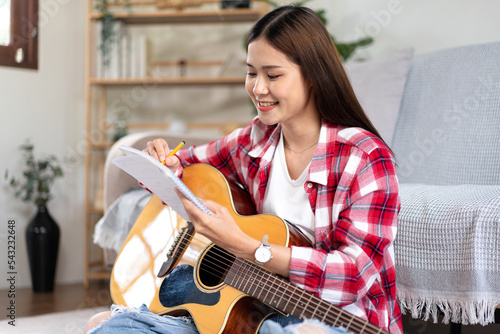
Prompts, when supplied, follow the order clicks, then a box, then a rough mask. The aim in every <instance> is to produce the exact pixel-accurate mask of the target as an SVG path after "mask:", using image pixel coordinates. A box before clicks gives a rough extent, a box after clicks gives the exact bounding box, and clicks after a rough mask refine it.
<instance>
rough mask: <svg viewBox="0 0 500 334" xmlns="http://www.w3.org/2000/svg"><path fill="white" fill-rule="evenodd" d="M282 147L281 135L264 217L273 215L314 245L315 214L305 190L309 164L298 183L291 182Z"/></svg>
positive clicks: (272, 167)
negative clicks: (297, 228) (289, 224)
mask: <svg viewBox="0 0 500 334" xmlns="http://www.w3.org/2000/svg"><path fill="white" fill-rule="evenodd" d="M283 143H284V140H283V133H282V134H281V138H280V141H279V143H278V147H277V148H276V152H275V153H274V157H273V161H272V164H271V170H270V175H269V183H268V185H267V189H266V194H265V195H264V203H263V213H267V214H273V215H275V216H278V217H280V218H281V219H284V220H286V221H288V222H290V223H292V224H294V225H296V226H297V227H299V228H300V229H301V231H302V232H303V233H304V234H305V235H306V236H307V237H308V238H309V240H310V241H311V242H313V243H314V214H313V211H312V209H311V206H310V205H309V198H308V196H307V193H306V191H305V190H304V183H305V181H306V179H307V175H308V172H309V166H310V163H309V165H307V167H306V168H305V169H304V171H303V172H302V174H301V175H300V176H299V178H298V179H296V180H292V178H290V174H289V173H288V168H287V165H286V159H285V148H284V146H283Z"/></svg>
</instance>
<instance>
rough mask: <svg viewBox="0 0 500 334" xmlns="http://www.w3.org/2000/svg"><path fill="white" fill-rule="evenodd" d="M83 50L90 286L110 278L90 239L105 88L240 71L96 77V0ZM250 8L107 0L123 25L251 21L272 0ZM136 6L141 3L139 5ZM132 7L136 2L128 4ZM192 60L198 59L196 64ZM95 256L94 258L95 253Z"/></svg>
mask: <svg viewBox="0 0 500 334" xmlns="http://www.w3.org/2000/svg"><path fill="white" fill-rule="evenodd" d="M87 1H88V8H87V51H86V85H85V90H86V92H85V99H86V139H85V140H86V150H85V180H86V181H85V201H86V202H85V236H84V237H85V280H84V285H85V287H87V288H88V287H89V284H90V280H92V279H98V280H103V279H109V277H110V270H109V268H105V266H104V265H103V261H102V260H103V255H102V250H99V249H96V248H97V246H95V245H93V242H92V239H93V238H92V233H93V230H94V226H95V224H96V223H97V221H98V220H99V218H100V217H102V215H103V213H104V209H103V205H102V204H101V203H100V202H99V200H97V201H96V197H98V196H96V194H97V192H98V191H99V190H100V189H101V187H102V182H103V180H102V171H103V167H104V161H105V158H106V153H107V150H108V149H109V148H110V147H111V146H112V144H113V143H112V142H110V141H108V140H107V139H106V138H105V132H106V130H107V129H109V128H110V126H111V125H110V124H109V123H108V122H106V91H107V89H108V88H116V87H123V88H130V87H134V86H141V85H142V86H148V85H158V86H161V87H163V86H165V88H168V89H175V87H176V86H178V87H186V86H189V87H190V86H193V87H196V86H201V87H212V86H224V85H243V84H244V82H245V78H244V77H229V76H228V77H215V76H214V77H145V78H128V77H127V78H119V79H109V78H98V77H94V76H93V74H94V68H95V62H96V60H95V59H94V56H93V54H94V53H95V51H94V50H96V41H95V40H94V39H93V36H94V34H95V31H94V29H95V24H96V23H97V22H98V21H99V19H100V13H98V12H96V11H95V9H94V4H95V1H94V0H87ZM255 2H257V1H255ZM253 4H254V2H252V8H249V9H203V8H202V9H198V8H197V9H193V8H186V9H184V10H177V9H161V10H160V9H155V8H154V6H149V7H148V9H150V10H149V11H144V9H143V7H140V8H141V11H140V12H139V11H137V12H135V11H129V10H124V9H123V8H120V7H118V6H117V5H116V4H111V3H110V5H111V7H113V8H110V9H111V10H112V13H113V16H114V17H115V18H116V19H118V20H120V21H122V22H123V23H124V24H126V25H138V24H140V25H171V24H207V23H210V24H227V23H251V22H255V21H256V20H257V19H259V18H260V17H261V16H262V15H264V14H265V13H266V12H268V11H269V9H270V6H269V5H268V4H266V3H264V2H258V5H257V6H258V7H257V8H254V7H255V6H253ZM138 8H139V7H138ZM132 10H134V8H133V9H132ZM194 66H196V65H194ZM165 125H166V124H164V123H163V124H156V129H158V128H165ZM222 126H223V124H220V123H219V124H215V123H193V124H188V128H194V129H196V128H205V129H206V128H211V127H219V128H220V127H222ZM128 127H129V128H130V129H135V130H137V129H144V130H152V129H153V128H155V125H154V124H151V123H130V124H128ZM99 252H100V255H99V256H97V257H98V259H97V260H95V259H94V258H95V257H96V253H99Z"/></svg>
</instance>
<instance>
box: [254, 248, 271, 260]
mask: <svg viewBox="0 0 500 334" xmlns="http://www.w3.org/2000/svg"><path fill="white" fill-rule="evenodd" d="M255 259H256V260H257V261H258V262H261V263H265V262H267V261H269V260H270V259H271V250H270V249H269V248H266V247H259V248H257V250H256V251H255Z"/></svg>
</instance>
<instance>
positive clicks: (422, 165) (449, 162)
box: [392, 42, 500, 185]
mask: <svg viewBox="0 0 500 334" xmlns="http://www.w3.org/2000/svg"><path fill="white" fill-rule="evenodd" d="M499 59H500V42H496V43H489V44H480V45H472V46H466V47H458V48H454V49H448V50H444V51H439V52H434V53H431V54H425V55H417V56H415V57H414V60H413V64H412V67H411V69H410V72H409V74H408V78H407V81H406V88H405V93H404V95H403V99H402V101H401V109H400V112H399V116H398V120H397V123H396V129H395V132H394V138H393V142H392V143H393V145H392V149H393V151H394V153H395V154H396V160H397V163H398V166H399V168H398V177H399V180H400V181H401V182H402V183H405V182H412V183H426V184H440V185H453V184H500V154H499V153H500V61H499Z"/></svg>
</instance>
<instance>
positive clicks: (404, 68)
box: [344, 48, 413, 144]
mask: <svg viewBox="0 0 500 334" xmlns="http://www.w3.org/2000/svg"><path fill="white" fill-rule="evenodd" d="M412 59H413V48H410V49H406V50H402V51H399V52H396V53H394V54H392V55H391V56H389V57H386V58H383V59H380V60H373V61H367V62H363V63H350V64H345V65H344V68H345V70H346V72H347V75H348V77H349V80H350V82H351V85H352V87H353V89H354V93H355V94H356V96H357V98H358V100H359V103H360V104H361V106H362V107H363V109H364V111H365V113H366V115H367V116H368V118H369V119H370V121H372V123H373V125H374V126H375V128H376V129H377V130H378V132H379V133H380V135H381V136H382V139H384V141H385V142H386V143H388V144H390V143H391V141H392V135H393V134H394V127H395V126H396V120H397V118H398V113H399V106H400V104H401V98H402V96H403V91H404V86H405V82H406V76H407V75H408V71H409V69H410V66H411V61H412Z"/></svg>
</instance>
